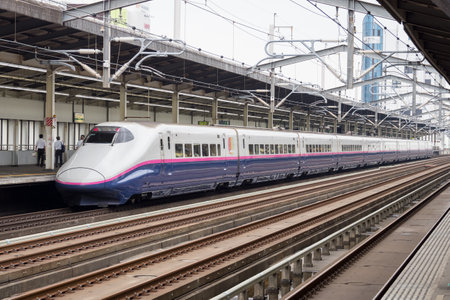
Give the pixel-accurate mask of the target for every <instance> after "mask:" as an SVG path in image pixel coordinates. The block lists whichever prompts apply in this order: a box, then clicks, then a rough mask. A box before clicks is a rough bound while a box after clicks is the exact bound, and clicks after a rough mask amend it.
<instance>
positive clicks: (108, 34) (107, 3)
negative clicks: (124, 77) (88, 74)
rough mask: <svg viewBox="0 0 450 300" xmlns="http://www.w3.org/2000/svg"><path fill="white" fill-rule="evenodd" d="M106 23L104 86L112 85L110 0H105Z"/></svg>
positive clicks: (104, 30)
mask: <svg viewBox="0 0 450 300" xmlns="http://www.w3.org/2000/svg"><path fill="white" fill-rule="evenodd" d="M103 5H104V23H103V87H104V88H109V87H110V83H109V80H110V68H111V63H110V61H111V28H110V17H111V11H110V7H111V3H110V1H104V2H103Z"/></svg>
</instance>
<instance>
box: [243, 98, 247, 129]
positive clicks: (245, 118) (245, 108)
mask: <svg viewBox="0 0 450 300" xmlns="http://www.w3.org/2000/svg"><path fill="white" fill-rule="evenodd" d="M243 119H244V120H243V121H244V126H245V127H247V126H248V103H245V104H244V115H243Z"/></svg>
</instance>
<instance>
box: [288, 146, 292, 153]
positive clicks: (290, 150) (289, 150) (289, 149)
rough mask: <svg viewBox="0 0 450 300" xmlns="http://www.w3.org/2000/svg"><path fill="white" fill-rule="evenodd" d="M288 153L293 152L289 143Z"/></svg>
mask: <svg viewBox="0 0 450 300" xmlns="http://www.w3.org/2000/svg"><path fill="white" fill-rule="evenodd" d="M288 153H292V146H291V145H288Z"/></svg>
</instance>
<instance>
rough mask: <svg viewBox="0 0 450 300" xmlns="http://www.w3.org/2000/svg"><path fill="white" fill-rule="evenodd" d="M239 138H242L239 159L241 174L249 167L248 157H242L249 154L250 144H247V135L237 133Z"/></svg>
mask: <svg viewBox="0 0 450 300" xmlns="http://www.w3.org/2000/svg"><path fill="white" fill-rule="evenodd" d="M237 136H238V138H240V142H238V147H239V146H241V145H242V146H241V147H240V149H239V151H238V160H239V161H240V164H239V167H240V169H239V170H238V171H239V174H241V175H242V174H245V173H246V169H247V164H248V159H241V158H242V157H246V156H248V145H247V137H246V135H245V134H242V135H239V134H238V135H237Z"/></svg>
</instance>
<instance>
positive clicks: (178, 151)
mask: <svg viewBox="0 0 450 300" xmlns="http://www.w3.org/2000/svg"><path fill="white" fill-rule="evenodd" d="M431 155H432V144H431V143H430V142H428V141H419V140H400V139H391V138H377V137H360V136H347V135H337V134H324V133H304V132H294V131H283V130H267V129H252V128H237V127H228V126H227V127H219V126H195V125H178V124H160V123H143V122H142V123H141V122H107V123H101V124H99V125H97V126H95V127H94V128H93V129H92V130H91V131H90V133H89V134H88V136H87V137H86V139H85V141H84V144H83V145H82V146H81V147H79V149H78V150H77V151H76V152H75V153H74V154H73V155H72V157H71V158H70V159H69V160H68V161H67V162H66V163H65V164H64V165H63V166H62V167H61V168H60V169H59V171H58V173H57V175H56V185H57V189H58V190H59V191H60V193H61V195H62V196H63V199H64V201H65V202H67V203H68V204H69V205H71V206H88V205H94V206H100V207H103V206H108V205H121V204H124V203H126V202H127V201H130V202H134V201H135V200H140V199H142V198H159V197H165V196H169V195H176V194H182V193H190V192H196V191H205V190H211V189H215V188H218V187H232V186H237V185H242V184H250V183H255V182H261V181H270V180H277V179H283V178H291V177H298V176H301V175H304V174H313V173H323V172H329V171H337V170H341V169H349V168H357V167H364V166H371V165H378V164H383V163H392V162H397V161H406V160H413V159H422V158H428V157H431Z"/></svg>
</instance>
